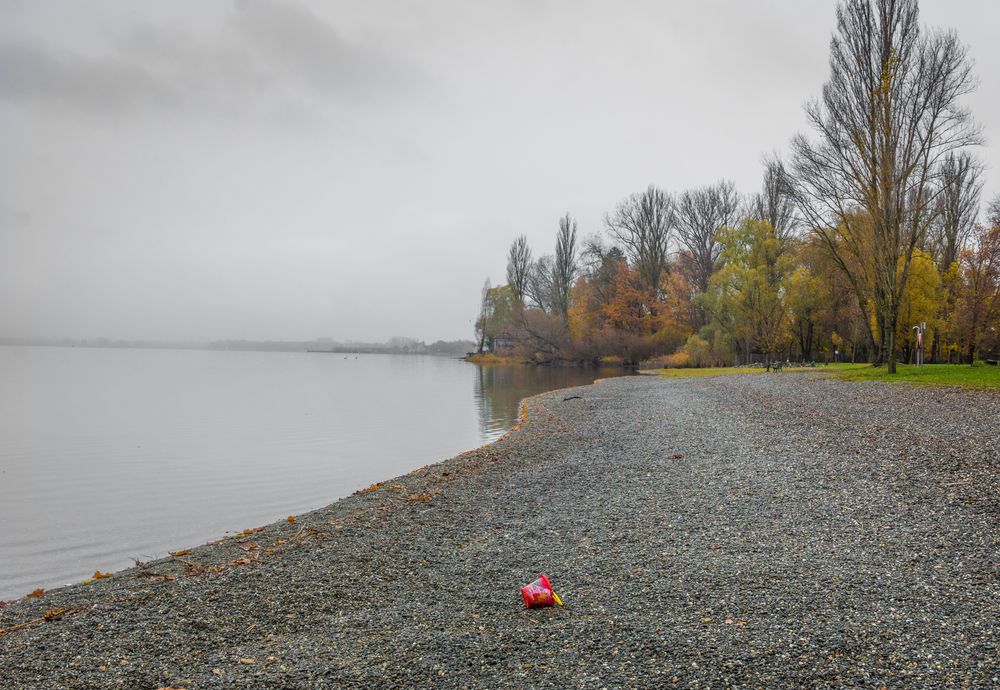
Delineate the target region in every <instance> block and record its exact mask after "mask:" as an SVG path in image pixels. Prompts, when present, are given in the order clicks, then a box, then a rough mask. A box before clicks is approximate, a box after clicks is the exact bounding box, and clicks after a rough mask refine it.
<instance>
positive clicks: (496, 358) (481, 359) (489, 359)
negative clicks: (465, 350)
mask: <svg viewBox="0 0 1000 690" xmlns="http://www.w3.org/2000/svg"><path fill="white" fill-rule="evenodd" d="M465 361H466V362H472V363H473V364H525V361H524V360H523V359H521V358H519V357H504V356H501V355H495V354H493V353H492V352H477V353H476V354H473V355H468V356H466V357H465Z"/></svg>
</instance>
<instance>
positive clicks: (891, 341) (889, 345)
mask: <svg viewBox="0 0 1000 690" xmlns="http://www.w3.org/2000/svg"><path fill="white" fill-rule="evenodd" d="M896 318H897V317H896V315H895V314H893V315H892V316H890V317H889V323H888V324H887V326H886V334H885V335H886V337H885V338H884V342H885V344H886V353H885V354H886V360H885V361H886V362H887V363H888V365H889V373H890V374H895V373H896Z"/></svg>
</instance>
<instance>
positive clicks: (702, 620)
mask: <svg viewBox="0 0 1000 690" xmlns="http://www.w3.org/2000/svg"><path fill="white" fill-rule="evenodd" d="M714 620H715V619H714V618H702V619H701V622H702V623H711V622H712V621H714Z"/></svg>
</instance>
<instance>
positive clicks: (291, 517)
mask: <svg viewBox="0 0 1000 690" xmlns="http://www.w3.org/2000/svg"><path fill="white" fill-rule="evenodd" d="M296 522H298V520H296V519H295V516H294V515H289V516H288V524H289V525H294V524H295V523H296Z"/></svg>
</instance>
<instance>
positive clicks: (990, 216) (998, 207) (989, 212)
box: [986, 194, 1000, 228]
mask: <svg viewBox="0 0 1000 690" xmlns="http://www.w3.org/2000/svg"><path fill="white" fill-rule="evenodd" d="M986 220H987V222H989V224H990V227H991V228H995V227H997V226H998V225H1000V194H997V195H996V196H995V197H993V200H992V201H991V202H990V206H989V208H988V209H986Z"/></svg>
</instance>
